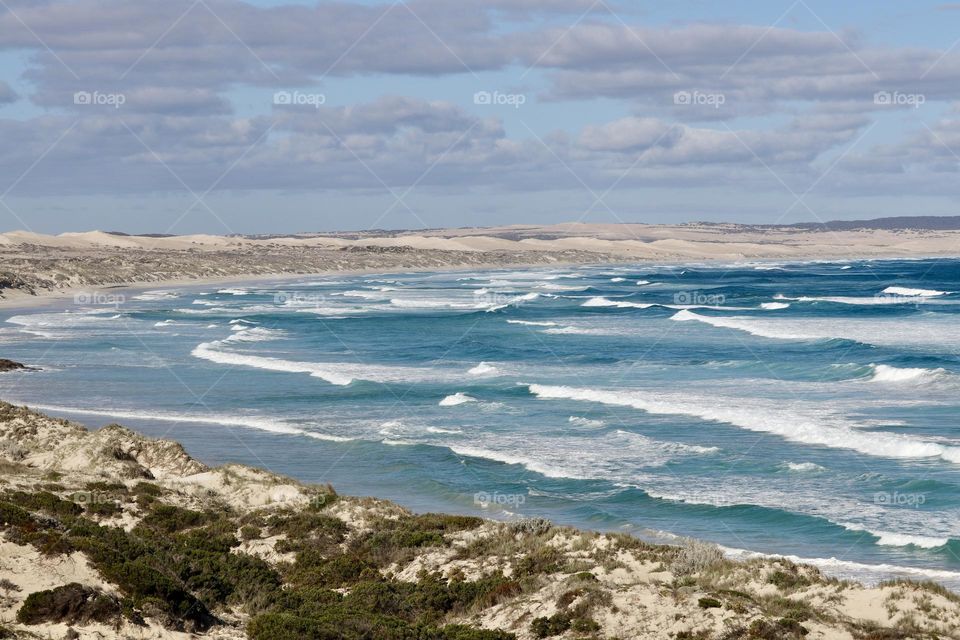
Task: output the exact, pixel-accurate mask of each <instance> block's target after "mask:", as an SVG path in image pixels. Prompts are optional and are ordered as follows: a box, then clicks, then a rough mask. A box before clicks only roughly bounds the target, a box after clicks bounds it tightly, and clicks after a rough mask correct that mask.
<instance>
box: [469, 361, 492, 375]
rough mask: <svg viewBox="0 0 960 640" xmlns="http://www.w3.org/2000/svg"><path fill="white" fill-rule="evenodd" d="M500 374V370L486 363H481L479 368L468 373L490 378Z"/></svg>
mask: <svg viewBox="0 0 960 640" xmlns="http://www.w3.org/2000/svg"><path fill="white" fill-rule="evenodd" d="M499 372H500V370H499V369H497V368H496V367H495V366H493V365H491V364H487V363H486V362H481V363H480V364H478V365H477V366H475V367H473V368H472V369H470V370H469V371H467V373H469V374H470V375H474V376H488V375H492V374H495V373H499Z"/></svg>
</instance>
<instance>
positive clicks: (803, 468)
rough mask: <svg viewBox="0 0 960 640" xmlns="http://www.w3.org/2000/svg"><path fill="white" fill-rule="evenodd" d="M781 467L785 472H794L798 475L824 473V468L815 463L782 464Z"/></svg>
mask: <svg viewBox="0 0 960 640" xmlns="http://www.w3.org/2000/svg"><path fill="white" fill-rule="evenodd" d="M781 466H782V467H783V468H784V469H786V470H787V471H796V472H798V473H809V472H820V471H826V469H825V468H824V467H822V466H820V465H819V464H817V463H816V462H784V463H783V464H782V465H781Z"/></svg>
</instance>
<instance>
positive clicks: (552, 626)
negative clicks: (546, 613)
mask: <svg viewBox="0 0 960 640" xmlns="http://www.w3.org/2000/svg"><path fill="white" fill-rule="evenodd" d="M572 623H573V621H572V620H571V619H570V614H568V613H564V612H561V613H557V614H554V615H552V616H550V617H549V618H534V620H533V622H531V623H530V633H532V634H533V635H534V636H535V637H537V638H550V637H552V636H558V635H560V634H561V633H565V632H566V631H567V630H568V629H569V628H570V625H571V624H572Z"/></svg>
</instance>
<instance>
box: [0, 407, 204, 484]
mask: <svg viewBox="0 0 960 640" xmlns="http://www.w3.org/2000/svg"><path fill="white" fill-rule="evenodd" d="M0 455H2V456H3V457H5V458H7V459H9V460H11V461H13V462H16V463H18V464H21V465H24V466H27V467H32V468H35V469H39V470H44V471H51V470H52V471H56V472H58V473H64V472H74V473H82V474H85V475H90V476H93V477H103V478H144V479H148V478H149V479H152V478H166V477H181V476H188V475H192V474H196V473H202V472H204V471H207V466H206V465H204V464H202V463H201V462H198V461H197V460H194V459H193V458H191V457H190V456H189V455H187V452H186V451H184V450H183V447H182V446H181V445H180V444H179V443H177V442H172V441H169V440H153V439H150V438H146V437H144V436H142V435H140V434H138V433H134V432H133V431H130V430H129V429H126V428H125V427H121V426H120V425H116V424H114V425H108V426H106V427H103V428H102V429H99V430H97V431H88V430H87V429H86V428H85V427H83V426H81V425H78V424H75V423H72V422H69V421H67V420H59V419H56V418H50V417H48V416H44V415H42V414H39V413H36V412H34V411H30V410H29V409H27V408H25V407H15V406H13V405H11V404H7V403H5V402H0Z"/></svg>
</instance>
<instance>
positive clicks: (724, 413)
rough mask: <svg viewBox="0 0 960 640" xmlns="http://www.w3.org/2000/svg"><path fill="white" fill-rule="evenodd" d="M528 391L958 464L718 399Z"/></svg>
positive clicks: (956, 453) (919, 443) (871, 435)
mask: <svg viewBox="0 0 960 640" xmlns="http://www.w3.org/2000/svg"><path fill="white" fill-rule="evenodd" d="M528 387H529V389H530V392H531V393H532V394H534V395H536V396H537V397H538V398H543V399H565V400H577V401H584V402H596V403H600V404H607V405H614V406H621V407H632V408H634V409H639V410H641V411H646V412H647V413H652V414H660V415H685V416H692V417H695V418H699V419H701V420H709V421H713V422H723V423H726V424H731V425H734V426H736V427H740V428H742V429H747V430H749V431H758V432H764V433H774V434H776V435H779V436H781V437H783V438H785V439H786V440H790V441H792V442H799V443H801V444H807V445H820V446H825V447H830V448H835V449H853V450H855V451H859V452H860V453H864V454H866V455H871V456H876V457H884V458H934V457H939V458H942V459H944V460H947V461H949V462H953V463H960V447H952V446H945V445H942V444H937V443H934V442H925V441H923V440H917V439H914V438H911V437H909V436H905V435H902V434H896V433H882V432H867V431H861V430H858V429H856V428H853V427H852V426H849V425H845V424H837V425H826V424H821V423H820V422H818V421H817V420H816V419H813V418H810V417H808V416H803V415H798V414H789V413H787V412H783V411H780V412H778V413H774V412H764V411H758V410H757V408H756V407H754V408H746V409H738V408H735V407H734V406H732V403H725V402H723V401H722V399H715V400H712V401H710V400H703V401H699V403H698V400H697V399H695V398H690V397H687V396H685V397H684V398H682V399H680V398H678V399H675V400H664V399H662V398H663V396H659V395H658V396H656V397H654V396H652V395H651V396H645V395H644V394H642V393H641V392H639V391H604V390H598V389H588V388H577V387H565V386H550V385H541V384H531V385H528Z"/></svg>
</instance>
